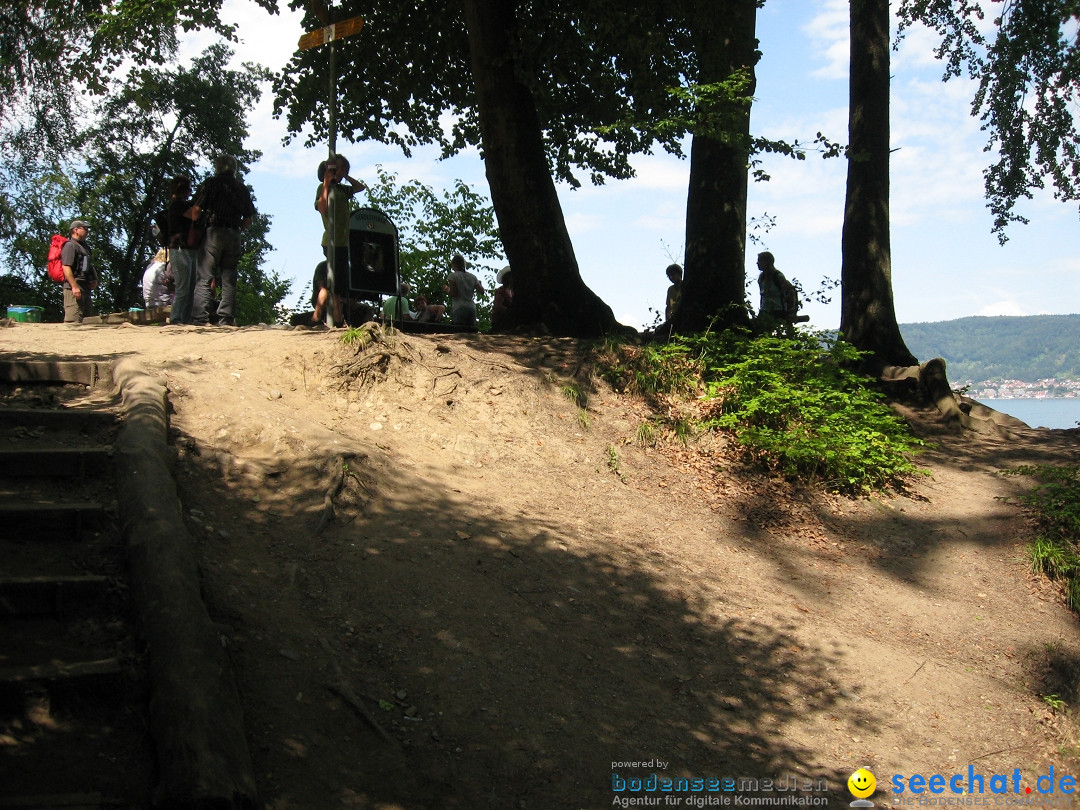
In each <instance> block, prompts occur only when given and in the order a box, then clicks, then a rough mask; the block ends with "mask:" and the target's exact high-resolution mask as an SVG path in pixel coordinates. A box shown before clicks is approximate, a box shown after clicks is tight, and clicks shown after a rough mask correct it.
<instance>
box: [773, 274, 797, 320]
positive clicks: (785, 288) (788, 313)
mask: <svg viewBox="0 0 1080 810" xmlns="http://www.w3.org/2000/svg"><path fill="white" fill-rule="evenodd" d="M777 286H779V287H780V300H781V301H783V303H784V317H786V318H791V319H795V318H797V317H798V316H799V310H800V309H801V308H802V301H800V300H799V291H798V290H796V289H795V285H794V284H792V283H791V282H790V281H788V280H787V279H786V278H784V277H783V276H782V275H780V276H779V278H778V279H777Z"/></svg>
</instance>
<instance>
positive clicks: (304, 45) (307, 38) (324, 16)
mask: <svg viewBox="0 0 1080 810" xmlns="http://www.w3.org/2000/svg"><path fill="white" fill-rule="evenodd" d="M312 6H313V11H314V13H315V16H317V17H318V18H319V19H320V20H322V21H323V22H324V23H327V25H326V26H325V27H323V28H320V29H318V30H316V31H309V32H308V33H306V34H304V35H303V36H302V37H300V41H299V42H298V43H297V48H298V49H299V50H301V51H306V50H310V49H311V48H317V47H319V46H320V45H326V44H329V45H330V99H329V101H328V104H327V106H328V108H329V110H330V122H329V123H330V156H329V158H330V159H333V157H334V155H335V153H336V152H337V59H336V54H335V53H334V50H335V49H334V42H335V41H336V40H339V39H344V38H345V37H351V36H353V35H354V34H358V33H360V29H361V28H363V27H364V21H363V19H362V18H360V17H351V18H350V19H348V20H343V21H342V22H339V23H330V22H328V20H329V18H330V12H329V10H328V9H327V8H326V7H325V6H324V5H323V4H322V3H321V2H320V0H312ZM327 214H328V217H329V228H328V229H327V230H328V232H329V233H328V235H329V237H330V244H329V248H330V250H329V251H327V257H326V291H327V293H328V294H329V296H330V300H329V302H328V306H327V317H328V318H329V319H330V328H331V329H332V328H333V327H334V306H335V302H336V301H337V297H336V296H335V294H334V293H335V283H334V270H335V268H334V264H335V258H336V256H337V243H336V242H335V241H334V240H335V238H336V234H335V232H336V230H337V225H336V223H335V217H334V206H333V205H330V206H329V207H328V210H327Z"/></svg>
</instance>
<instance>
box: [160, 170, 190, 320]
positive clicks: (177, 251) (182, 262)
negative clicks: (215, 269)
mask: <svg viewBox="0 0 1080 810" xmlns="http://www.w3.org/2000/svg"><path fill="white" fill-rule="evenodd" d="M190 198H191V180H190V179H188V178H187V177H175V178H173V179H172V180H170V181H169V204H168V205H167V206H166V207H165V212H166V216H167V222H168V228H169V265H170V266H171V267H172V272H173V279H174V280H175V282H176V289H175V293H174V297H173V304H172V313H171V314H170V315H169V323H191V308H192V304H193V303H194V295H195V256H196V251H195V248H197V247H198V245H192V244H189V243H188V236H189V234H191V232H192V227H191V226H192V225H193V224H194V223H193V222H192V220H191V219H189V218H188V209H190V208H191V199H190Z"/></svg>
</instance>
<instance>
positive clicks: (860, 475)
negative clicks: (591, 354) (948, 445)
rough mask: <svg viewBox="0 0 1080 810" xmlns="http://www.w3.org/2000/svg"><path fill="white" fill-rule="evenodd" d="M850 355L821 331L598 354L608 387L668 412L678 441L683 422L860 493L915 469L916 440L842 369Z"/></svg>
mask: <svg viewBox="0 0 1080 810" xmlns="http://www.w3.org/2000/svg"><path fill="white" fill-rule="evenodd" d="M859 357H860V353H859V352H858V351H857V350H856V349H854V348H853V347H852V346H850V345H848V344H846V343H844V342H843V341H840V340H837V339H835V338H832V337H830V336H827V335H825V334H816V333H807V332H801V333H798V334H797V335H795V336H794V337H791V338H783V337H775V336H760V337H751V336H749V335H746V334H742V333H737V332H730V331H729V332H723V333H719V334H716V333H710V334H706V335H702V336H691V337H681V338H677V339H675V340H672V341H671V342H669V343H666V344H663V345H649V346H645V347H632V346H616V345H614V344H609V345H608V347H607V348H606V350H605V351H604V353H603V354H602V358H601V361H602V364H603V368H604V374H605V377H606V378H607V379H608V380H609V381H610V382H612V383H613V384H614V385H615V387H616V389H617V390H621V391H625V392H627V393H634V394H639V395H641V396H643V397H645V398H646V399H648V400H650V401H651V403H652V404H653V406H654V409H655V410H656V411H658V412H660V413H668V414H671V416H669V420H670V424H671V428H672V431H673V433H674V434H675V435H677V436H680V437H682V438H685V437H686V436H687V435H688V432H689V425H691V424H693V425H694V427H695V429H697V430H715V431H723V432H726V433H728V434H729V435H731V436H732V437H734V439H735V440H736V442H737V443H738V445H739V446H740V447H741V448H742V450H743V452H744V453H745V454H746V455H747V456H748V457H749V458H750V459H751V460H753V461H754V462H756V463H758V464H760V465H761V466H763V467H765V468H768V469H773V470H778V471H780V472H782V473H784V474H785V475H787V476H790V477H793V478H797V479H802V480H806V481H811V482H819V483H821V484H823V485H824V486H825V487H826V488H828V489H830V490H835V491H845V492H868V491H873V490H880V489H883V488H885V487H887V486H889V485H890V484H892V483H895V482H896V481H897V480H898V479H901V478H903V477H905V476H909V475H912V474H914V473H916V472H918V468H917V467H916V466H915V465H914V464H913V463H912V461H911V456H912V454H914V453H917V452H919V451H920V450H921V449H922V447H923V446H924V445H925V443H924V442H923V441H922V440H920V439H918V438H916V437H915V436H913V435H912V433H911V431H910V430H909V428H908V426H907V424H906V423H905V422H904V421H903V420H902V419H901V418H900V417H899V416H897V415H896V414H895V413H894V412H893V411H892V409H890V408H889V407H888V406H887V405H886V404H885V403H884V401H883V397H882V396H881V394H879V393H878V392H876V391H874V390H872V389H871V388H870V387H869V385H868V381H867V380H866V379H864V378H862V377H860V376H858V375H857V374H855V373H854V372H852V371H850V368H851V367H853V366H854V365H855V364H856V362H857V361H858V359H859ZM691 405H692V406H693V407H696V409H697V410H698V412H699V415H698V417H697V418H696V419H693V420H691V419H689V418H688V417H687V416H686V415H685V411H686V409H687V407H689V406H691ZM637 438H638V440H639V441H641V439H642V438H643V437H642V436H640V435H639V436H638V437H637Z"/></svg>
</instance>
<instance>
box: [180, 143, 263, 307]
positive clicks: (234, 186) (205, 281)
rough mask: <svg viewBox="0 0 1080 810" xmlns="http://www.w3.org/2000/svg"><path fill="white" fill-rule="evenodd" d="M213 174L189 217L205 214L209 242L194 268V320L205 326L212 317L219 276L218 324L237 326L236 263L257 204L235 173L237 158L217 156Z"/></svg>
mask: <svg viewBox="0 0 1080 810" xmlns="http://www.w3.org/2000/svg"><path fill="white" fill-rule="evenodd" d="M214 171H215V174H214V176H213V177H210V178H208V179H207V180H205V181H203V184H202V185H201V186H199V190H198V191H197V192H196V193H195V199H194V200H192V204H191V211H190V213H189V216H190V218H191V219H192V220H198V219H199V217H200V216H202V215H203V214H205V215H206V241H205V242H203V246H202V249H201V250H200V251H199V256H198V260H197V262H196V268H195V296H194V298H195V300H194V303H193V305H192V310H191V321H192V323H194V324H195V325H197V326H204V325H205V324H206V323H207V322H208V321H209V318H210V301H211V298H212V296H213V290H212V289H211V286H210V285H211V282H212V281H214V279H215V278H216V277H218V276H220V279H221V281H220V286H221V303H220V304H219V305H218V310H217V312H218V325H219V326H236V266H237V264H239V262H240V231H242V230H244V229H245V228H247V227H248V226H249V225H251V221H252V219H254V217H255V205H254V203H252V201H251V193H250V192H249V191H248V190H247V186H245V185H244V184H243V183H242V182H240V179H239V178H237V176H236V158H234V157H233V156H232V155H225V154H222V155H218V156H217V157H216V158H214Z"/></svg>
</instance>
